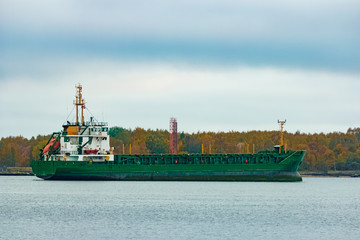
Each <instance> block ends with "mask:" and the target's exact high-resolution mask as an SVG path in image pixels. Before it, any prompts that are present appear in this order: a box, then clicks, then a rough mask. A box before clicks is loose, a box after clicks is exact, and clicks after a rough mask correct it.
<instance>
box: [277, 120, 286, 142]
mask: <svg viewBox="0 0 360 240" xmlns="http://www.w3.org/2000/svg"><path fill="white" fill-rule="evenodd" d="M285 123H286V119H285V120H283V121H280V120H278V124H279V125H280V146H283V145H284V133H283V129H284V125H285Z"/></svg>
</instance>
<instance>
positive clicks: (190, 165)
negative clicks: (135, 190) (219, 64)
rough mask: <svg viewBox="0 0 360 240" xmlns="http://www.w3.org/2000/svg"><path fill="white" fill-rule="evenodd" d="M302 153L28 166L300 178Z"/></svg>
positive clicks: (75, 176)
mask: <svg viewBox="0 0 360 240" xmlns="http://www.w3.org/2000/svg"><path fill="white" fill-rule="evenodd" d="M304 155H305V151H295V152H292V153H288V154H286V155H284V156H282V155H272V156H271V157H269V156H268V155H262V154H261V155H260V154H254V155H234V154H231V155H228V154H223V155H115V161H114V162H99V163H95V162H93V163H92V162H88V161H86V162H85V161H84V162H82V161H34V162H33V163H32V168H33V172H34V174H35V175H36V176H37V177H39V178H42V179H46V180H125V181H126V180H128V181H302V178H301V176H300V175H299V173H298V172H297V169H298V167H299V165H300V164H301V162H302V160H303V158H304ZM167 156H170V157H167ZM184 157H186V160H184ZM245 158H246V160H244V159H245ZM154 159H156V161H154ZM157 159H159V161H157ZM161 159H162V160H163V162H161V161H160V160H161ZM164 159H165V160H164ZM166 159H168V160H169V159H170V160H169V161H170V162H169V161H168V160H166ZM174 159H179V161H177V160H176V162H174ZM201 159H203V160H201ZM263 159H267V162H266V161H262V160H263ZM276 159H280V160H278V162H276ZM125 160H126V161H125ZM130 160H131V161H130ZM199 160H200V161H199ZM167 161H168V162H167Z"/></svg>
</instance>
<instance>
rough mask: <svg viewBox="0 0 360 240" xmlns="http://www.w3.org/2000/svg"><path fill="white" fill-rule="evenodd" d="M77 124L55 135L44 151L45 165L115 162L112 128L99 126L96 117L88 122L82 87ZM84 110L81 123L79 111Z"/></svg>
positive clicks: (68, 124)
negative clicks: (47, 162)
mask: <svg viewBox="0 0 360 240" xmlns="http://www.w3.org/2000/svg"><path fill="white" fill-rule="evenodd" d="M76 88H77V95H76V100H75V102H74V104H75V106H76V122H72V123H71V122H67V123H66V124H64V125H63V130H62V132H61V133H54V134H53V136H52V137H51V139H50V140H49V143H48V144H47V146H46V147H45V148H44V150H43V155H44V160H45V161H91V162H92V161H95V162H97V161H113V160H114V156H113V155H112V150H111V148H110V136H109V128H108V124H107V123H106V122H97V121H95V120H94V118H93V117H91V118H90V121H88V122H85V121H84V115H83V109H85V101H84V100H83V99H82V94H81V90H82V87H81V85H78V86H76ZM79 106H81V119H82V121H81V123H80V122H79V118H78V114H79V111H78V107H79Z"/></svg>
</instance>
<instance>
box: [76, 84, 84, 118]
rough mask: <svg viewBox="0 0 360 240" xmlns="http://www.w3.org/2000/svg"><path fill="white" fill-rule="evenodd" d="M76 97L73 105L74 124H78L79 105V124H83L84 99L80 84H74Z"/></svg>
mask: <svg viewBox="0 0 360 240" xmlns="http://www.w3.org/2000/svg"><path fill="white" fill-rule="evenodd" d="M75 88H76V99H75V102H74V105H75V106H76V125H79V106H81V124H82V125H84V123H85V121H84V108H85V100H84V99H83V98H82V86H81V85H80V84H79V85H76V86H75Z"/></svg>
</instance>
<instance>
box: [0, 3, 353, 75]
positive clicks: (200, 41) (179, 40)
mask: <svg viewBox="0 0 360 240" xmlns="http://www.w3.org/2000/svg"><path fill="white" fill-rule="evenodd" d="M1 6H2V7H1V9H2V10H0V11H1V12H0V34H1V38H0V51H1V52H2V53H3V59H4V61H8V59H7V58H6V56H7V55H10V56H14V53H18V54H19V55H21V56H19V58H23V57H24V55H25V56H30V57H32V58H36V57H39V56H41V55H44V54H45V55H46V54H47V55H49V54H52V55H53V56H54V57H58V56H68V57H69V58H73V57H76V56H92V57H93V56H100V57H107V58H108V57H115V58H122V59H125V58H133V59H138V58H147V59H149V60H151V59H153V58H155V59H157V60H159V59H160V60H170V61H172V60H174V59H175V60H179V59H181V60H182V61H185V62H191V64H195V63H196V64H199V63H206V64H207V63H212V62H216V63H218V64H229V63H230V64H239V63H241V64H248V65H251V66H274V67H276V66H279V67H290V68H293V67H300V68H305V69H306V68H318V69H328V70H341V71H359V69H360V58H359V56H360V50H359V48H358V42H359V41H360V32H359V31H358V30H357V29H358V27H357V23H358V22H359V21H360V10H359V9H360V3H359V2H358V1H355V0H346V1H341V2H339V1H325V0H321V1H310V0H307V1H301V2H299V1H283V0H276V1H271V2H267V1H202V0H198V1H181V2H175V3H174V2H171V3H170V2H168V1H163V0H159V1H150V2H149V1H121V2H119V1H92V3H89V2H88V1H75V2H74V1H51V2H49V1H43V0H37V1H31V2H28V1H20V0H14V1H2V2H1ZM0 70H1V69H0ZM2 71H4V70H3V69H2Z"/></svg>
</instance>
